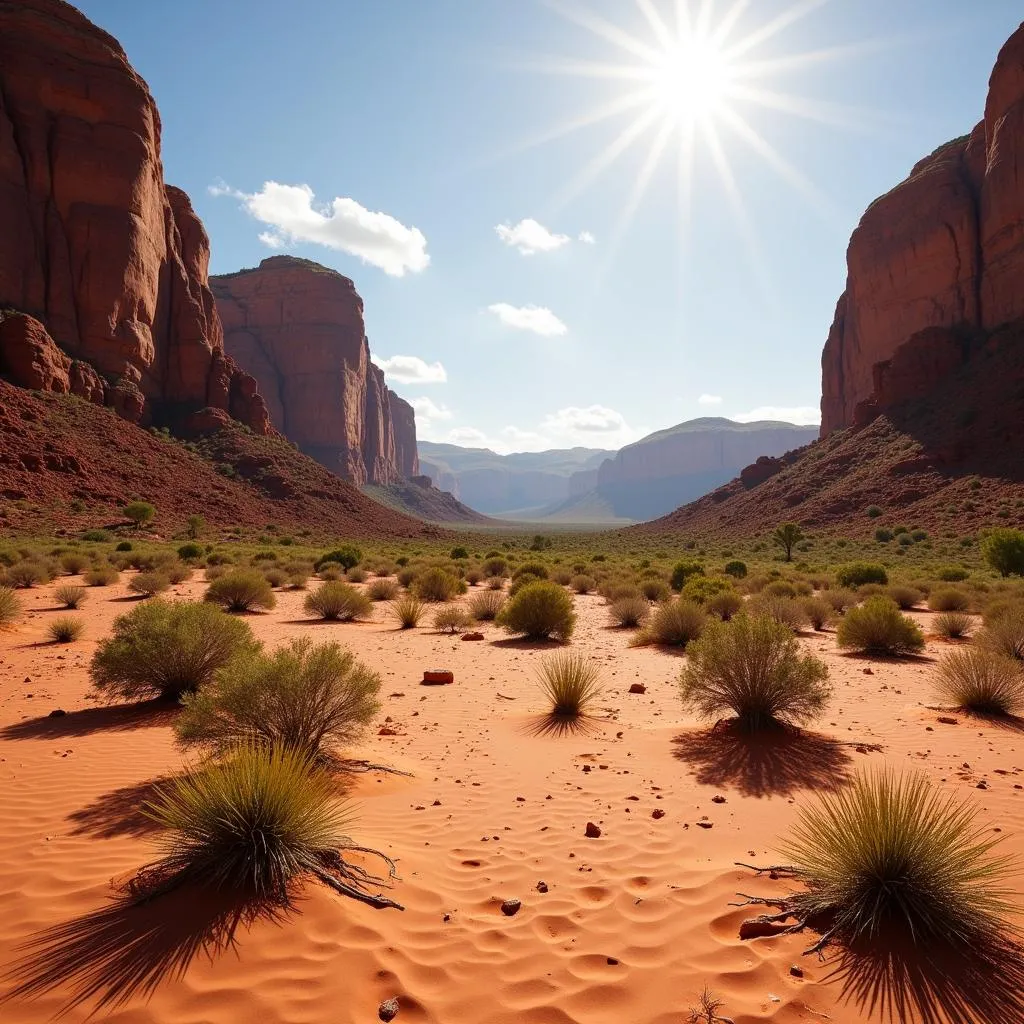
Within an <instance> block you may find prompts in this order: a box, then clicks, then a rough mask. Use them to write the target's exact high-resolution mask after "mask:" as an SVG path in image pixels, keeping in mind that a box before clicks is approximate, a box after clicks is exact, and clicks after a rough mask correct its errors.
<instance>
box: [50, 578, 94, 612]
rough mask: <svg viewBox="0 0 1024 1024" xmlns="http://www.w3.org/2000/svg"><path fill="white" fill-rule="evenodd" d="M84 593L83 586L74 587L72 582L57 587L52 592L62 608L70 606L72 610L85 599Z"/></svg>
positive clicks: (85, 593)
mask: <svg viewBox="0 0 1024 1024" xmlns="http://www.w3.org/2000/svg"><path fill="white" fill-rule="evenodd" d="M86 595H87V591H86V589H85V587H76V586H74V585H73V584H66V585H65V586H63V587H57V588H56V590H54V592H53V596H54V598H55V599H56V601H57V603H58V604H59V605H60V606H61V607H62V608H71V609H72V610H73V609H75V608H77V607H78V606H79V605H80V604H82V602H83V601H85V598H86Z"/></svg>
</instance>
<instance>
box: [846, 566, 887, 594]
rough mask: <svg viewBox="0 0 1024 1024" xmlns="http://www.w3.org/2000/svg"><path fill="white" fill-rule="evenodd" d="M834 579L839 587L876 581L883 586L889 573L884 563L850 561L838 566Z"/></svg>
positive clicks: (857, 585) (855, 585) (859, 585)
mask: <svg viewBox="0 0 1024 1024" xmlns="http://www.w3.org/2000/svg"><path fill="white" fill-rule="evenodd" d="M836 580H838V582H839V585H840V586H841V587H850V588H853V587H861V586H863V585H864V584H865V583H878V584H879V585H881V586H885V585H886V584H887V583H888V582H889V574H888V573H887V572H886V571H885V566H884V565H878V564H877V563H876V562H850V563H849V564H848V565H843V566H840V568H839V570H838V571H837V572H836Z"/></svg>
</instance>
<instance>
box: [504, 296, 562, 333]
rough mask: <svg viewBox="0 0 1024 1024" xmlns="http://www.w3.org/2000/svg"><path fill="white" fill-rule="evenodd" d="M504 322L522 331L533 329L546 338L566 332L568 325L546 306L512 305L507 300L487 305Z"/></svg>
mask: <svg viewBox="0 0 1024 1024" xmlns="http://www.w3.org/2000/svg"><path fill="white" fill-rule="evenodd" d="M487 309H488V310H489V311H490V312H491V313H493V314H494V315H495V316H496V317H497V318H498V319H499V320H500V321H501V322H502V323H503V324H505V325H506V326H508V327H514V328H516V329H517V330H520V331H532V332H533V333H534V334H540V335H543V336H544V337H546V338H554V337H558V336H560V335H562V334H566V333H567V332H568V330H569V328H568V327H566V326H565V324H564V323H562V321H561V320H559V319H558V317H557V316H555V314H554V313H552V312H551V310H550V309H547V308H545V307H544V306H510V305H509V304H508V303H507V302H495V303H494V304H493V305H490V306H488V307H487Z"/></svg>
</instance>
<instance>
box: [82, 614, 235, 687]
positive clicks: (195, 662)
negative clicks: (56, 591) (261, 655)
mask: <svg viewBox="0 0 1024 1024" xmlns="http://www.w3.org/2000/svg"><path fill="white" fill-rule="evenodd" d="M254 646H255V641H254V640H253V637H252V633H251V631H250V630H249V627H248V626H247V625H246V624H245V622H243V621H241V620H240V619H234V618H232V617H231V616H230V615H225V614H224V612H222V611H221V610H220V609H219V608H217V607H216V606H215V605H212V604H199V603H195V602H185V601H180V602H179V601H175V602H169V601H163V600H159V599H157V600H155V601H148V602H146V603H145V604H140V605H138V606H137V607H136V608H133V609H132V611H130V612H129V613H128V614H127V615H121V616H119V617H118V618H117V619H115V620H114V630H113V633H112V634H111V635H110V636H109V637H106V638H105V639H103V640H101V641H100V643H99V646H98V647H97V649H96V652H95V654H94V655H93V658H92V663H91V666H90V673H91V675H92V680H93V685H94V686H95V687H96V689H98V690H99V691H100V692H101V693H102V694H103V695H104V696H107V697H120V698H123V699H125V700H142V699H145V698H147V697H164V698H177V697H180V696H181V694H183V693H187V692H189V691H191V690H195V689H197V688H198V687H200V686H203V685H204V684H206V683H209V682H210V681H211V680H212V679H213V677H214V675H215V674H216V673H217V672H218V671H219V670H220V669H222V668H223V667H224V666H225V665H227V664H228V662H229V661H230V660H231V659H232V658H234V657H236V656H239V655H241V654H244V653H246V652H248V651H249V650H251V649H252V648H253V647H254Z"/></svg>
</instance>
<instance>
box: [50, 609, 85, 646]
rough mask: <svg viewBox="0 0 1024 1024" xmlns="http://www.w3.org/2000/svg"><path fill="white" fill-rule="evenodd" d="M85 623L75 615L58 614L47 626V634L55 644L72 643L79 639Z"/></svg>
mask: <svg viewBox="0 0 1024 1024" xmlns="http://www.w3.org/2000/svg"><path fill="white" fill-rule="evenodd" d="M84 629H85V624H84V623H83V622H82V620H81V619H78V618H75V616H74V615H58V616H57V617H56V618H55V619H53V620H51V622H50V624H49V625H48V626H47V627H46V634H47V636H49V638H50V639H51V640H52V641H53V642H54V643H55V644H70V643H73V642H74V641H75V640H77V639H78V638H79V637H80V636H81V635H82V631H83V630H84Z"/></svg>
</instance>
